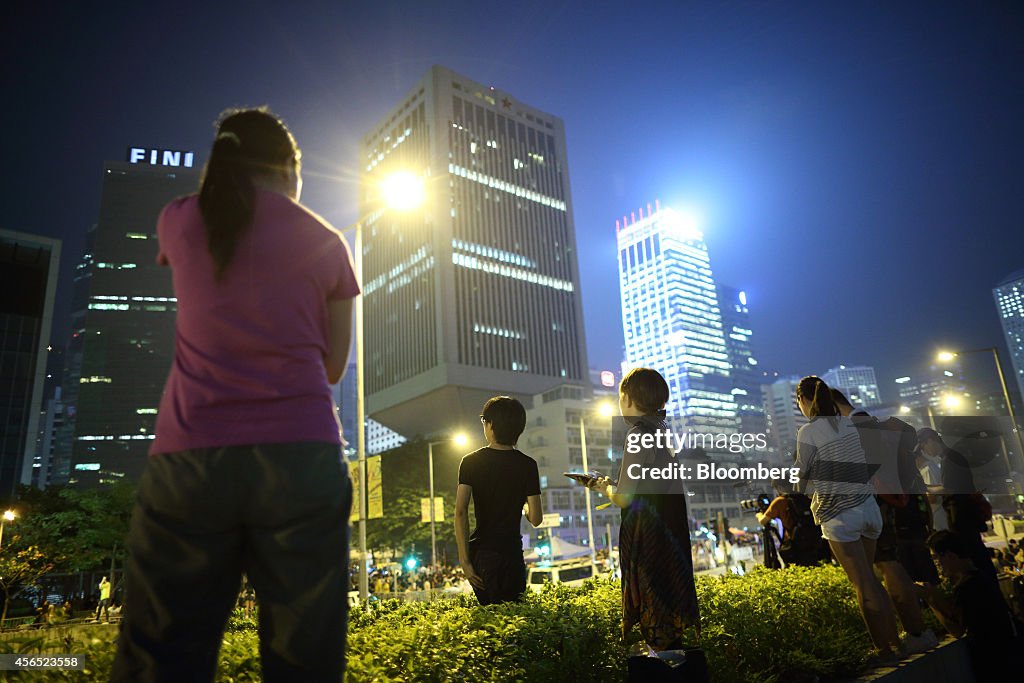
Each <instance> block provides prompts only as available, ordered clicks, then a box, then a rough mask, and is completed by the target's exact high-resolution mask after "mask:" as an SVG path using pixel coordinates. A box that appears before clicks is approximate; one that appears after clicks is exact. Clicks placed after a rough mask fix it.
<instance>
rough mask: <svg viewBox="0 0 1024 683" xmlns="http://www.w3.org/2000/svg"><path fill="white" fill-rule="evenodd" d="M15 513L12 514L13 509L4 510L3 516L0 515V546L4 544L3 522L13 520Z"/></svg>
mask: <svg viewBox="0 0 1024 683" xmlns="http://www.w3.org/2000/svg"><path fill="white" fill-rule="evenodd" d="M15 517H17V515H15V514H14V510H4V514H3V516H0V547H3V544H4V524H6V523H7V522H13V521H14V518H15Z"/></svg>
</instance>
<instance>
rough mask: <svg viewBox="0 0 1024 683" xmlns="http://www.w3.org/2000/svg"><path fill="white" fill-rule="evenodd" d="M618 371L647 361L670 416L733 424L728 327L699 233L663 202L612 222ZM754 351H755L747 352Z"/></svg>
mask: <svg viewBox="0 0 1024 683" xmlns="http://www.w3.org/2000/svg"><path fill="white" fill-rule="evenodd" d="M616 231H617V236H618V255H619V284H620V293H621V297H622V324H623V332H624V335H625V346H626V349H625V350H626V358H625V367H624V371H625V370H628V369H630V368H633V367H640V366H646V367H651V368H654V369H656V370H658V371H659V372H661V373H662V375H664V376H665V379H666V380H667V381H668V385H669V391H670V399H669V403H668V405H667V406H666V410H667V411H668V414H669V416H670V417H671V416H677V417H679V418H681V419H682V421H683V422H682V425H685V427H687V428H690V429H693V430H695V431H696V430H700V431H708V432H719V433H730V432H734V431H735V430H736V429H737V428H738V427H739V421H738V419H737V403H736V400H735V397H734V393H733V388H734V386H733V378H732V375H731V372H730V369H731V365H732V364H731V362H730V356H729V351H728V349H727V346H726V331H725V327H724V325H723V319H722V311H721V309H720V307H719V299H718V292H717V289H716V287H715V281H714V276H713V274H712V271H711V262H710V259H709V257H708V248H707V244H705V242H704V235H703V234H702V233H701V231H700V230H699V229H698V228H697V226H696V225H695V224H694V222H693V221H692V220H690V219H689V218H688V217H687V216H685V215H684V214H681V213H679V212H677V211H674V210H673V209H671V208H669V207H661V206H660V205H658V204H656V208H655V210H654V211H652V210H651V207H650V206H648V207H647V213H646V215H644V212H643V211H641V212H640V215H639V218H637V217H636V215H635V214H634V215H633V216H631V220H626V219H625V218H623V220H622V221H620V222H617V224H616ZM751 358H753V356H751Z"/></svg>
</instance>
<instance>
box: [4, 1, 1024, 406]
mask: <svg viewBox="0 0 1024 683" xmlns="http://www.w3.org/2000/svg"><path fill="white" fill-rule="evenodd" d="M27 4H28V3H17V4H16V5H15V8H14V9H6V10H5V12H4V14H5V17H4V21H3V27H2V28H0V31H2V40H0V55H2V58H3V64H4V69H3V76H2V78H3V90H2V92H3V99H4V102H5V106H4V107H3V108H2V113H0V116H2V117H3V131H4V135H3V138H4V142H3V148H4V152H5V153H4V156H5V158H6V161H7V164H8V166H7V171H6V173H5V174H4V180H3V185H2V197H3V202H2V210H0V227H3V228H6V229H11V230H16V231H20V232H29V233H38V234H44V235H50V236H54V237H59V238H61V239H62V240H64V254H63V261H64V263H63V271H64V273H65V275H66V277H65V278H64V279H63V280H62V282H61V287H62V288H64V291H62V292H61V297H60V302H59V307H60V308H59V311H58V315H59V318H60V319H59V320H58V321H57V326H56V334H57V336H56V337H55V341H57V342H58V343H63V342H64V340H65V337H66V334H67V328H68V321H67V318H68V315H69V311H70V308H69V300H70V291H69V290H70V277H69V275H70V271H71V266H72V264H73V263H74V262H75V261H76V260H77V259H78V258H79V256H80V255H81V251H82V246H83V235H84V233H85V231H86V230H87V228H88V227H89V226H90V225H91V224H92V223H94V222H95V220H96V216H97V212H98V207H99V195H100V186H101V170H102V165H103V162H104V161H105V160H124V159H125V153H126V148H127V147H129V146H132V145H137V146H143V147H162V148H172V149H193V150H196V151H197V152H198V153H199V155H200V158H205V156H206V150H207V149H208V147H209V144H210V141H211V139H212V132H213V129H212V122H213V121H214V120H215V119H216V117H217V115H218V113H219V112H220V111H221V110H222V109H224V108H225V107H228V106H233V105H258V104H268V105H270V107H271V108H272V109H273V110H274V111H276V112H277V113H279V114H280V115H282V116H283V117H284V118H285V120H286V121H287V123H288V124H289V126H290V127H291V128H292V130H293V131H294V133H295V135H296V137H297V139H298V141H299V144H300V146H301V147H302V148H303V166H304V168H303V170H304V172H305V189H304V195H303V200H304V202H305V203H306V204H308V205H309V206H310V207H311V208H312V209H313V210H314V211H317V212H318V213H320V214H322V215H324V216H325V217H326V218H328V219H329V220H330V221H332V222H333V223H334V224H335V225H336V226H337V227H339V228H340V227H342V226H344V225H347V224H349V223H351V222H352V221H354V220H355V219H356V218H357V215H356V189H357V185H356V183H357V178H358V173H359V164H358V159H357V148H358V142H359V137H360V136H361V135H362V134H364V133H365V132H367V131H368V130H369V129H370V127H371V126H372V125H373V123H374V122H375V121H376V120H377V119H378V118H379V117H380V116H381V115H382V114H383V113H385V112H386V111H387V110H388V109H389V108H390V107H391V106H393V105H394V104H396V103H397V102H398V101H399V100H400V98H402V97H404V96H405V95H406V93H407V92H408V90H409V89H410V88H411V87H412V86H413V84H415V83H416V82H417V81H418V80H419V79H420V78H422V76H423V75H424V74H425V72H426V71H427V69H428V68H429V67H430V65H431V64H442V65H444V66H447V67H449V68H451V69H453V70H455V71H457V72H459V73H462V74H464V75H466V76H467V77H469V78H472V79H473V80H476V81H479V82H482V83H484V84H490V85H494V86H495V87H497V88H500V89H502V90H505V91H507V92H509V93H511V94H512V95H513V96H514V97H516V98H518V99H521V100H522V101H524V102H527V103H529V104H531V105H533V106H536V107H538V108H540V109H543V110H545V111H549V112H551V113H554V114H556V115H558V116H560V117H561V118H562V119H564V121H565V125H566V131H567V135H568V149H569V172H570V178H571V183H572V198H573V204H574V208H575V219H576V233H577V242H578V244H579V248H580V258H581V269H580V270H581V272H582V278H583V279H582V289H583V302H584V315H585V319H586V327H587V341H588V347H589V348H588V351H589V355H590V364H591V366H592V367H595V368H602V369H604V368H617V367H618V363H619V360H620V359H621V355H622V327H621V320H620V317H619V314H618V310H619V295H618V273H617V270H616V259H615V220H616V219H617V218H619V217H621V216H622V215H623V214H628V213H629V212H630V211H631V210H636V209H637V208H638V207H640V206H641V205H646V203H647V202H652V203H653V201H654V199H655V198H658V199H660V200H661V202H662V203H663V204H665V203H668V204H671V205H673V206H676V207H678V208H684V209H688V210H690V211H693V212H694V213H696V214H697V215H699V216H701V226H702V229H703V230H704V232H705V236H706V239H707V242H708V245H709V250H710V254H711V262H712V267H713V269H714V273H715V276H716V278H718V279H719V280H720V281H722V282H726V283H729V284H732V285H735V286H738V287H741V288H743V289H746V291H747V292H748V297H749V300H750V304H751V311H752V315H753V323H754V332H755V340H756V344H757V347H758V350H759V353H758V355H759V357H760V361H761V364H760V367H762V368H764V369H772V370H778V371H781V372H784V373H796V374H808V373H812V372H823V371H824V370H825V369H827V368H828V367H831V366H833V365H836V364H838V363H846V364H856V363H866V364H870V365H874V366H875V367H876V368H877V370H878V371H879V380H880V384H881V387H882V392H883V397H886V398H889V399H894V398H895V396H893V393H894V392H893V391H891V390H892V387H893V385H892V383H891V380H892V379H893V378H894V377H896V376H898V375H901V374H907V373H909V372H911V371H913V369H914V368H915V366H917V365H918V364H919V363H920V362H921V361H923V360H926V359H927V358H928V357H929V356H931V354H932V353H933V351H934V349H936V348H937V347H940V346H948V347H953V348H957V347H959V348H973V347H983V346H991V345H993V344H1000V345H1002V343H1003V342H1002V335H1001V332H1000V328H999V324H998V320H997V317H996V313H995V306H994V304H993V300H992V294H991V288H992V286H993V285H995V284H996V283H997V282H998V281H999V280H1001V279H1002V278H1003V277H1004V276H1005V275H1007V274H1008V273H1009V272H1011V271H1013V270H1016V269H1018V268H1022V267H1024V230H1022V229H1021V228H1022V223H1024V221H1022V215H1021V214H1022V210H1021V207H1022V198H1024V165H1022V164H1021V153H1022V151H1024V144H1022V143H1024V134H1022V122H1024V68H1022V67H1024V6H1022V4H1020V3H1005V4H1002V3H984V6H982V3H932V2H926V3H917V4H915V3H909V2H907V3H903V2H901V3H881V2H880V3H868V2H850V3H838V2H837V3H832V2H828V3H705V2H694V3H683V2H663V3H641V2H637V3H592V2H583V1H580V2H557V1H550V0H549V1H545V2H503V3H488V2H432V3H423V2H418V3H414V2H384V1H377V2H374V3H372V6H371V3H362V4H359V5H356V4H355V3H343V2H322V3H317V2H294V3H282V2H253V3H247V4H245V5H243V4H237V5H235V4H233V3H210V4H211V5H215V6H214V7H212V8H211V7H208V6H206V4H207V3H202V4H198V3H196V4H195V5H194V6H190V3H187V2H176V3H170V4H168V3H141V2H133V3H103V4H104V5H115V4H116V5H120V8H119V9H117V10H114V9H103V10H100V9H95V7H96V6H97V5H99V4H100V3H73V4H71V3H69V4H67V5H62V4H54V3H45V2H44V3H39V4H37V5H34V6H33V9H25V7H24V6H25V5H27ZM627 4H628V6H627ZM594 5H607V7H594ZM712 5H714V6H712ZM161 8H163V9H161ZM298 8H301V9H298ZM369 314H370V315H372V312H370V313H369ZM990 366H991V363H989V364H988V365H985V364H981V365H978V366H977V373H978V375H979V376H985V375H986V373H988V374H989V375H990V376H989V377H986V379H987V380H991V379H992V378H993V377H994V373H993V371H992V370H991V367H990ZM973 367H974V366H973V365H971V366H969V368H968V369H970V368H973ZM971 372H974V370H971Z"/></svg>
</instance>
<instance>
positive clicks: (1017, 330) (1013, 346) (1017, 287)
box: [992, 270, 1024, 423]
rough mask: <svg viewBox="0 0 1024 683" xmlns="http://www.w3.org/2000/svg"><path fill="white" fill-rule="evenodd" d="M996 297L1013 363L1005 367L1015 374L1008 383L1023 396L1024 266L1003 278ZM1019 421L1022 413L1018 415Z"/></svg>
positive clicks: (1007, 379) (1010, 387)
mask: <svg viewBox="0 0 1024 683" xmlns="http://www.w3.org/2000/svg"><path fill="white" fill-rule="evenodd" d="M992 296H993V297H995V301H996V312H997V313H998V314H999V323H1000V324H1001V325H1002V326H1003V336H1004V338H1005V341H1006V348H1007V350H1009V352H1010V367H1005V366H1004V368H1003V371H1004V372H1005V373H1007V375H1009V374H1010V372H1011V368H1012V373H1013V378H1012V379H1011V378H1010V377H1008V376H1007V377H1006V378H1005V379H1006V384H1007V386H1008V387H1009V391H1010V393H1011V394H1013V393H1014V392H1015V393H1016V394H1017V395H1018V396H1024V270H1018V271H1015V272H1013V273H1011V274H1010V275H1008V276H1007V277H1006V278H1004V279H1003V281H1002V282H1000V283H999V284H998V285H996V287H995V288H994V289H993V290H992ZM1014 385H1016V386H1014ZM1017 421H1018V423H1020V421H1021V417H1020V415H1018V416H1017Z"/></svg>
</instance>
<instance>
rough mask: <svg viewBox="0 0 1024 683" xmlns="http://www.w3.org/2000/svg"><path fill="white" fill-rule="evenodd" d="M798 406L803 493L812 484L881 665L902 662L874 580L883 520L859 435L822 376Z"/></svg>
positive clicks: (803, 387) (806, 384) (805, 384)
mask: <svg viewBox="0 0 1024 683" xmlns="http://www.w3.org/2000/svg"><path fill="white" fill-rule="evenodd" d="M796 399H797V403H798V404H799V405H800V412H802V413H803V414H804V415H805V416H806V417H807V418H808V419H809V420H810V422H808V423H807V424H805V425H804V426H803V427H801V428H800V431H799V433H798V434H797V450H796V465H797V467H798V468H799V469H800V488H801V489H803V488H804V487H806V484H807V482H811V483H813V485H814V494H813V496H812V497H811V512H812V513H813V514H814V522H815V523H816V524H818V525H820V526H821V535H822V537H823V538H825V540H827V541H828V544H829V548H830V549H831V550H832V555H833V557H835V558H836V559H837V560H838V561H839V564H840V566H842V568H843V571H845V572H846V575H847V577H849V579H850V582H851V583H853V587H854V589H855V590H856V591H857V603H858V605H859V606H860V611H861V615H862V616H863V617H864V623H865V624H866V625H867V628H868V633H869V634H870V635H871V641H872V642H873V643H874V645H875V648H876V649H877V651H878V658H879V660H880V661H882V662H886V661H892V660H895V659H897V658H898V655H897V654H896V651H897V650H898V649H899V647H900V640H899V635H898V633H897V630H896V615H895V614H894V612H893V609H892V604H891V603H890V602H889V596H888V595H887V594H886V592H885V589H884V588H882V584H881V582H879V580H878V579H877V577H875V573H874V571H873V569H872V562H873V561H874V557H875V541H876V540H877V539H878V536H879V534H880V533H881V531H882V515H881V513H880V512H879V510H878V504H877V503H876V502H875V497H874V488H873V487H872V486H871V484H870V473H869V472H868V468H867V460H866V458H865V455H864V449H863V448H862V447H861V444H860V436H859V433H858V432H857V428H856V427H855V426H854V425H853V422H852V421H850V420H849V419H848V418H842V417H840V415H839V409H838V408H837V407H836V405H835V403H834V402H833V401H832V396H831V394H830V392H829V388H828V386H827V385H826V384H825V382H824V381H822V380H821V378H819V377H814V376H810V377H804V378H803V379H802V380H800V383H799V384H798V385H797V391H796Z"/></svg>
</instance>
